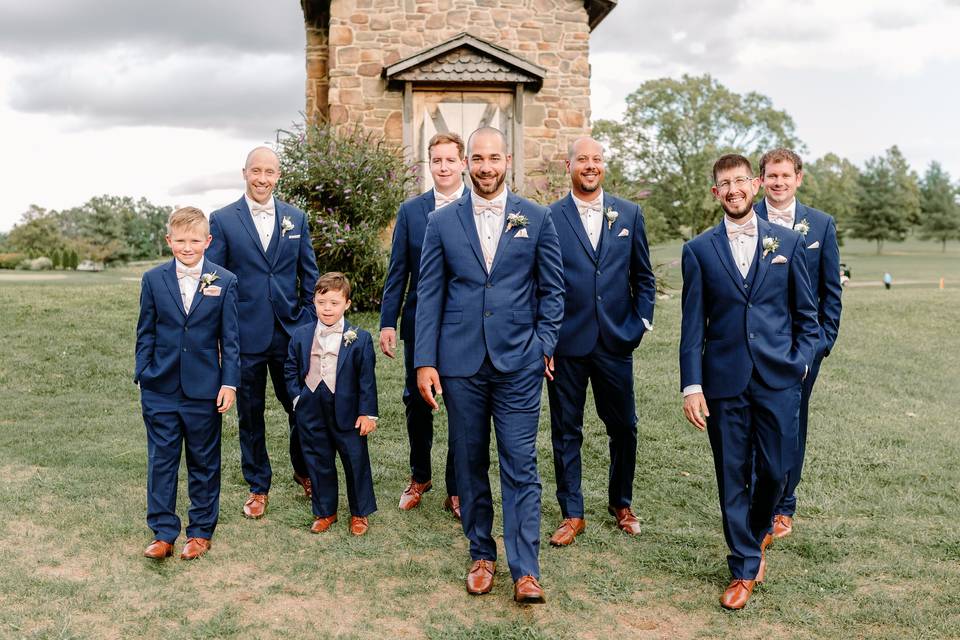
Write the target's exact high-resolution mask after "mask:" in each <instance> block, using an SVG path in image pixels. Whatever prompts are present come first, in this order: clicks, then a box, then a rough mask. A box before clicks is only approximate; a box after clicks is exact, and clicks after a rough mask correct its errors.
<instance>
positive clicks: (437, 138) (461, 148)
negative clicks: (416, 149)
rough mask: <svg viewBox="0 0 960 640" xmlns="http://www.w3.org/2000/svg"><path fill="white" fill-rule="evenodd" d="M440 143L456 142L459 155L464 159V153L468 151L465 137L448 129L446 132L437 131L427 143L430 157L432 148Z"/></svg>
mask: <svg viewBox="0 0 960 640" xmlns="http://www.w3.org/2000/svg"><path fill="white" fill-rule="evenodd" d="M438 144H455V145H457V155H458V156H459V157H460V159H461V160H463V156H464V153H465V152H466V146H465V145H464V144H463V138H461V137H460V136H458V135H457V134H455V133H453V132H452V131H447V132H445V133H436V134H434V136H433V137H432V138H430V142H428V143H427V157H428V158H429V157H430V150H431V149H433V148H434V147H435V146H437V145H438Z"/></svg>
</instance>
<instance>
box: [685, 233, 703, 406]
mask: <svg viewBox="0 0 960 640" xmlns="http://www.w3.org/2000/svg"><path fill="white" fill-rule="evenodd" d="M681 270H682V271H683V291H682V293H681V298H680V299H681V309H682V313H681V320H680V389H681V390H683V389H684V388H686V387H689V386H690V385H693V384H701V385H702V384H703V341H704V337H705V336H704V332H705V329H706V325H707V322H706V311H705V309H704V306H703V274H702V272H701V270H700V262H699V260H697V256H696V255H695V254H694V252H693V250H692V249H690V246H689V244H685V245H683V254H682V257H681Z"/></svg>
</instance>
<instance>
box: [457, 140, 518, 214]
mask: <svg viewBox="0 0 960 640" xmlns="http://www.w3.org/2000/svg"><path fill="white" fill-rule="evenodd" d="M469 146H470V149H469V156H470V157H469V160H468V165H469V168H470V181H471V182H473V188H474V190H475V191H476V192H477V193H478V194H479V195H481V196H483V197H484V198H486V199H488V200H492V199H493V198H495V197H497V196H498V195H500V192H502V191H503V182H504V180H506V178H507V169H509V168H510V162H511V157H510V154H508V153H507V148H506V147H507V145H506V143H505V140H504V138H503V134H501V133H499V132H497V131H494V130H491V129H479V130H477V131H475V132H474V133H473V135H472V136H470V145H469Z"/></svg>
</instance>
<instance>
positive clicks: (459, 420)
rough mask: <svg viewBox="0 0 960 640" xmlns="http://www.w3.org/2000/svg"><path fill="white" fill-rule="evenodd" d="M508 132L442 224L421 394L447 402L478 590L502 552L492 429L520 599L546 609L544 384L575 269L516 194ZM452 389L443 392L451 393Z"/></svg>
mask: <svg viewBox="0 0 960 640" xmlns="http://www.w3.org/2000/svg"><path fill="white" fill-rule="evenodd" d="M510 161H511V157H510V154H508V153H507V143H506V138H505V137H504V135H503V133H501V132H500V131H498V130H496V129H493V128H489V127H484V128H482V129H478V130H477V131H474V132H473V134H472V135H471V136H470V139H469V141H468V143H467V163H468V169H469V171H470V180H471V183H472V185H471V186H472V188H471V192H470V193H469V194H467V195H465V196H464V197H463V198H461V199H460V200H459V201H457V202H456V203H454V204H453V205H450V206H447V207H444V208H443V209H441V210H439V211H436V212H434V213H432V214H430V217H429V220H428V222H427V229H426V232H425V236H424V240H423V252H422V253H423V257H422V258H421V261H420V282H419V284H418V286H417V299H418V302H417V315H416V352H415V355H414V364H415V366H416V367H417V386H418V388H419V390H420V395H421V396H423V399H424V400H426V402H427V404H429V405H430V406H431V407H432V408H433V409H438V408H439V404H438V402H437V399H436V397H435V396H434V394H436V395H437V396H439V395H440V394H441V393H443V392H444V389H445V391H446V393H445V394H444V396H443V397H444V398H446V406H447V410H448V424H449V430H450V447H451V448H453V452H454V465H455V468H456V476H457V490H458V491H459V492H460V513H461V517H462V524H463V531H464V533H465V534H466V536H467V538H468V539H469V541H470V557H471V559H472V560H473V564H472V566H471V568H470V571H469V573H468V575H467V592H468V593H470V594H472V595H480V594H483V593H488V592H489V591H490V590H491V589H492V588H493V575H494V568H495V561H496V559H497V544H496V541H495V540H494V537H493V531H492V530H493V497H492V495H491V492H490V478H489V475H488V474H489V468H490V456H489V450H490V419H491V418H493V427H494V430H495V431H496V435H497V452H498V454H499V457H500V486H501V491H502V495H503V543H504V547H505V548H506V552H507V563H508V564H509V566H510V575H511V577H512V578H513V581H514V600H516V601H517V602H543V601H544V594H543V589H542V588H541V587H540V583H539V577H540V563H539V558H538V554H539V549H540V493H541V486H540V476H539V474H538V473H537V447H536V445H537V424H538V421H539V418H540V391H541V388H542V386H543V376H544V375H547V376H550V375H552V374H551V372H550V370H549V368H548V367H547V363H548V362H549V360H550V358H551V356H553V350H554V347H555V345H556V343H557V334H558V333H559V330H560V320H561V318H562V317H563V264H562V260H561V258H560V243H559V241H558V239H557V232H556V229H555V228H554V225H553V219H552V218H551V216H550V212H549V210H548V209H546V208H544V207H541V206H538V205H536V204H534V203H532V202H530V201H529V200H525V199H523V198H521V197H519V196H518V195H516V194H514V193H511V192H510V191H509V190H508V189H507V188H506V186H505V185H504V180H505V179H506V175H507V170H508V169H509V167H510ZM441 383H442V388H441Z"/></svg>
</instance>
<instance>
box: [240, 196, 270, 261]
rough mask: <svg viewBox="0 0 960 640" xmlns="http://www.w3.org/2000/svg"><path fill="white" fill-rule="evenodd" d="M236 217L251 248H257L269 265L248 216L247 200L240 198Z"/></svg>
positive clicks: (253, 225)
mask: <svg viewBox="0 0 960 640" xmlns="http://www.w3.org/2000/svg"><path fill="white" fill-rule="evenodd" d="M237 217H238V218H240V224H241V226H243V228H244V229H246V230H247V233H248V234H249V235H250V240H251V241H252V242H253V246H255V247H256V248H257V251H259V252H260V255H261V256H263V259H264V260H266V261H267V263H268V264H269V262H270V260H268V259H267V253H266V251H264V250H263V243H262V242H260V234H259V233H258V232H257V225H255V224H253V216H252V215H251V214H250V208H249V207H248V206H247V199H246V198H245V197H242V196H241V197H240V202H238V203H237ZM274 217H276V214H274ZM274 235H276V234H274Z"/></svg>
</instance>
